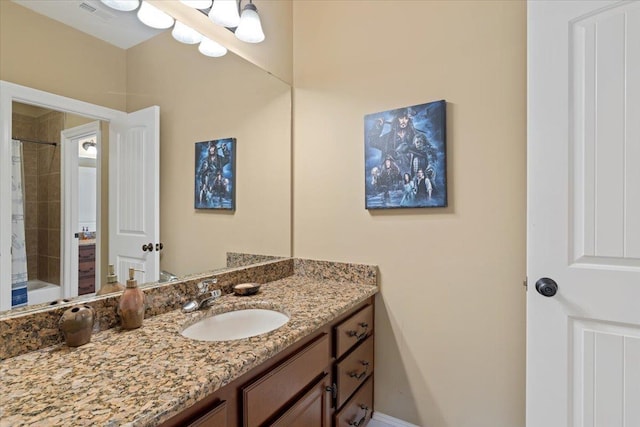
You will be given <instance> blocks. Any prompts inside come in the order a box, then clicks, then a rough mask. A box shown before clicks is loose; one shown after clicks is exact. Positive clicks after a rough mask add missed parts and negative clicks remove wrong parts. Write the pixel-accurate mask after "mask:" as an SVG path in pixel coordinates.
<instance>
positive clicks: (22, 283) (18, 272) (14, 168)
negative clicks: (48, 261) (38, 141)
mask: <svg viewBox="0 0 640 427" xmlns="http://www.w3.org/2000/svg"><path fill="white" fill-rule="evenodd" d="M11 150H12V152H11V306H12V307H20V306H23V305H27V302H28V292H27V249H26V241H25V231H24V190H23V184H22V183H23V182H24V172H23V165H22V143H21V142H20V141H16V140H12V141H11Z"/></svg>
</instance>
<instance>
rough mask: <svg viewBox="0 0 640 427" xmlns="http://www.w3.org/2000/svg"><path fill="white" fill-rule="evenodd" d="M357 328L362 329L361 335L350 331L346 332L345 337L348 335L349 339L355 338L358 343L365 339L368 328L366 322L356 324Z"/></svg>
mask: <svg viewBox="0 0 640 427" xmlns="http://www.w3.org/2000/svg"><path fill="white" fill-rule="evenodd" d="M358 326H359V327H360V328H362V329H364V330H363V331H362V333H361V334H358V331H353V330H351V331H347V335H349V336H350V337H356V340H357V341H360V340H363V339H365V338H366V337H367V328H369V324H368V323H367V322H360V323H358Z"/></svg>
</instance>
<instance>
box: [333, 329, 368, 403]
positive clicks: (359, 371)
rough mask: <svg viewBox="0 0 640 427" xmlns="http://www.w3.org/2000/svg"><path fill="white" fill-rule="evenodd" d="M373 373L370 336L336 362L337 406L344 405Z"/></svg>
mask: <svg viewBox="0 0 640 427" xmlns="http://www.w3.org/2000/svg"><path fill="white" fill-rule="evenodd" d="M372 373H373V338H372V337H369V338H367V339H366V341H365V342H363V343H362V344H361V345H359V346H358V347H357V348H356V349H355V350H354V351H353V352H352V353H351V354H349V355H348V356H347V357H345V358H344V360H342V361H341V362H340V363H337V364H336V376H335V381H336V386H337V389H338V392H337V395H336V408H339V407H341V406H342V404H343V403H344V402H346V401H347V399H349V396H351V395H352V394H353V392H354V391H355V390H356V389H357V388H358V387H359V386H360V384H363V383H364V382H365V381H366V380H367V378H369V376H370V375H371V374H372Z"/></svg>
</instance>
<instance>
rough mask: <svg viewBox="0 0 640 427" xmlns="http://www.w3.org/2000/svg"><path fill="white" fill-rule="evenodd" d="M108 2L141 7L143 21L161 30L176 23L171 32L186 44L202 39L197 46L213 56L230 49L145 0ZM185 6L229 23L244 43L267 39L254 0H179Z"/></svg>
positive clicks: (104, 0)
mask: <svg viewBox="0 0 640 427" xmlns="http://www.w3.org/2000/svg"><path fill="white" fill-rule="evenodd" d="M100 1H101V2H102V3H104V4H105V5H107V6H109V7H111V8H113V9H117V10H122V11H133V10H135V9H136V8H138V5H139V8H138V11H137V15H138V19H139V20H140V22H142V23H143V24H145V25H147V26H149V27H151V28H156V29H160V30H164V29H167V28H170V27H171V26H173V30H171V35H172V36H173V38H174V39H176V40H177V41H179V42H181V43H185V44H196V43H200V45H199V46H198V50H199V51H200V53H202V54H203V55H206V56H210V57H215V58H217V57H220V56H224V55H226V53H227V49H226V48H225V47H224V46H222V45H220V44H219V43H217V42H214V41H213V40H211V39H208V38H206V37H204V36H203V35H202V34H201V33H199V32H198V31H196V30H195V29H193V28H191V27H189V26H188V25H186V24H184V23H183V22H181V21H177V20H175V19H174V18H173V17H172V16H171V15H169V14H167V13H166V12H164V11H162V10H161V9H159V8H157V7H156V6H154V5H152V4H150V3H149V2H147V1H144V0H142V2H140V0H100ZM180 2H181V3H183V4H185V5H186V6H189V7H192V8H194V9H198V10H199V11H200V12H201V13H203V14H205V15H207V16H208V17H209V19H210V20H211V21H212V22H214V23H215V24H218V25H221V26H223V27H226V28H227V29H229V30H230V31H233V32H234V33H235V35H236V38H237V39H238V40H241V41H243V42H245V43H260V42H262V41H263V40H264V38H265V36H264V31H262V23H261V22H260V16H259V15H258V8H257V7H256V6H255V5H254V4H253V0H248V3H247V4H245V5H244V7H243V8H242V15H241V14H240V8H241V6H242V0H180Z"/></svg>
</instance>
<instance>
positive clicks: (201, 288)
mask: <svg viewBox="0 0 640 427" xmlns="http://www.w3.org/2000/svg"><path fill="white" fill-rule="evenodd" d="M216 283H218V278H217V277H214V278H213V279H206V280H203V281H202V282H198V294H199V295H202V294H205V293H207V292H209V287H210V285H215V284H216Z"/></svg>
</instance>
